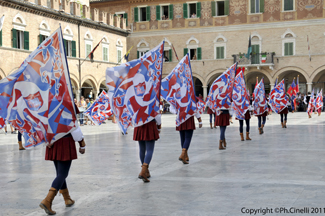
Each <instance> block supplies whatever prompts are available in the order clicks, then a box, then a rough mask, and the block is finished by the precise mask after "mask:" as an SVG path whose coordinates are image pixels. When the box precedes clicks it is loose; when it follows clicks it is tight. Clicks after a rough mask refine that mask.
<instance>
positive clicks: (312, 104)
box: [307, 89, 316, 117]
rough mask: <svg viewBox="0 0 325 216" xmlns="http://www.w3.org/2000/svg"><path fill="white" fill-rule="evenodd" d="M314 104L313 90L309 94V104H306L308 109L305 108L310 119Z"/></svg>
mask: <svg viewBox="0 0 325 216" xmlns="http://www.w3.org/2000/svg"><path fill="white" fill-rule="evenodd" d="M315 102H316V101H315V96H314V89H313V91H312V92H311V95H310V99H309V104H308V108H307V113H308V115H309V117H311V114H312V113H313V112H314V109H315V106H316V103H315Z"/></svg>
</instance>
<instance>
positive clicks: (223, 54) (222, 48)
mask: <svg viewBox="0 0 325 216" xmlns="http://www.w3.org/2000/svg"><path fill="white" fill-rule="evenodd" d="M220 58H221V59H224V58H225V47H220Z"/></svg>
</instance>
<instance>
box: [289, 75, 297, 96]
mask: <svg viewBox="0 0 325 216" xmlns="http://www.w3.org/2000/svg"><path fill="white" fill-rule="evenodd" d="M287 93H288V95H290V97H292V96H293V95H294V96H296V94H297V92H296V83H295V79H293V80H292V83H291V86H290V87H289V89H288V92H287Z"/></svg>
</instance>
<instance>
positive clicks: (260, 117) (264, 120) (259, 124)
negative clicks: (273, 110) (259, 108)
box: [257, 116, 266, 128]
mask: <svg viewBox="0 0 325 216" xmlns="http://www.w3.org/2000/svg"><path fill="white" fill-rule="evenodd" d="M262 118H263V122H262V125H265V122H266V116H257V119H258V127H259V128H260V127H261V126H262V125H261V121H262Z"/></svg>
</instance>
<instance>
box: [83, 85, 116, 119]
mask: <svg viewBox="0 0 325 216" xmlns="http://www.w3.org/2000/svg"><path fill="white" fill-rule="evenodd" d="M84 115H86V116H88V118H89V119H90V120H91V121H93V122H94V123H95V125H101V124H102V123H103V122H104V121H105V120H106V119H107V118H108V117H110V116H111V115H113V113H112V110H111V105H110V103H109V98H108V95H107V93H106V92H105V91H102V93H101V94H100V95H99V97H98V98H97V99H96V100H95V102H94V103H93V104H92V105H91V106H90V107H89V108H88V109H87V110H86V111H85V112H84Z"/></svg>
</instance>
